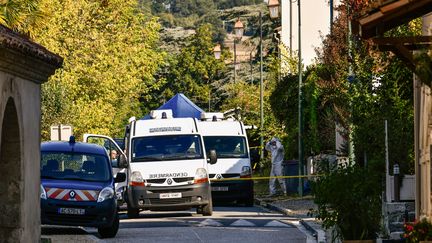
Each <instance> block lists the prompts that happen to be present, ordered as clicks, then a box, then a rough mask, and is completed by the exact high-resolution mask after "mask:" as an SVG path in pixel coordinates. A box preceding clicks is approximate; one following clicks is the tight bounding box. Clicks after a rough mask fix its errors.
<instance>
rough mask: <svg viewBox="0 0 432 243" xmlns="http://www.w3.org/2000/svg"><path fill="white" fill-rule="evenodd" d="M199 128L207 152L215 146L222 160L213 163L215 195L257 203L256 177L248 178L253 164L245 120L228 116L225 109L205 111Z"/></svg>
mask: <svg viewBox="0 0 432 243" xmlns="http://www.w3.org/2000/svg"><path fill="white" fill-rule="evenodd" d="M198 129H199V131H200V132H201V134H202V135H203V137H204V144H205V148H206V150H207V152H210V150H215V151H216V153H217V156H218V163H217V164H214V165H210V166H209V175H210V176H209V177H210V179H211V180H214V181H212V183H211V189H212V197H213V199H214V200H224V201H236V202H237V203H238V204H245V205H246V206H253V203H254V191H253V181H252V180H247V179H246V178H251V176H252V168H251V160H250V154H249V144H248V139H247V136H246V130H245V127H244V125H243V123H242V122H240V121H236V120H233V119H228V120H224V116H223V114H222V113H202V114H201V121H200V122H198ZM236 178H239V179H238V180H236ZM224 179H226V180H224Z"/></svg>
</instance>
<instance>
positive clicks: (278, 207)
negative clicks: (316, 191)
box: [255, 196, 326, 243]
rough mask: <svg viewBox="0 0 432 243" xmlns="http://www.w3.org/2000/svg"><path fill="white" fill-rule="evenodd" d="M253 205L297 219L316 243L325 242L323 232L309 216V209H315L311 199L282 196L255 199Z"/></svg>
mask: <svg viewBox="0 0 432 243" xmlns="http://www.w3.org/2000/svg"><path fill="white" fill-rule="evenodd" d="M255 203H256V204H257V205H260V206H262V207H265V208H268V209H270V210H274V211H278V212H281V213H283V214H285V215H287V216H290V217H293V218H298V219H299V221H300V224H301V225H302V226H303V227H304V228H306V229H307V230H308V231H309V232H310V234H311V235H312V236H313V237H314V238H315V240H316V242H319V243H321V242H326V237H325V231H324V230H323V229H322V227H321V225H320V224H319V223H318V222H317V220H315V218H314V217H313V216H312V215H311V214H310V210H311V209H316V205H315V204H314V202H313V199H312V198H311V197H303V198H288V199H287V198H286V197H284V196H279V197H271V198H268V197H260V198H255Z"/></svg>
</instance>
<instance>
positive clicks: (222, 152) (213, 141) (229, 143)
mask: <svg viewBox="0 0 432 243" xmlns="http://www.w3.org/2000/svg"><path fill="white" fill-rule="evenodd" d="M204 145H205V148H206V152H207V153H209V151H210V150H216V154H217V157H218V158H247V157H248V153H247V150H246V139H245V138H244V137H240V136H204Z"/></svg>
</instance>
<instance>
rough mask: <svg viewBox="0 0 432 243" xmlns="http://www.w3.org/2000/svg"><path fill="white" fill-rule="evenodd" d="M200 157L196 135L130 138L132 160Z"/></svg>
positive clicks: (200, 148) (199, 143)
mask: <svg viewBox="0 0 432 243" xmlns="http://www.w3.org/2000/svg"><path fill="white" fill-rule="evenodd" d="M202 158H203V152H202V146H201V140H200V136H198V135H169V136H151V137H138V138H134V139H133V140H132V162H145V161H166V160H187V159H202Z"/></svg>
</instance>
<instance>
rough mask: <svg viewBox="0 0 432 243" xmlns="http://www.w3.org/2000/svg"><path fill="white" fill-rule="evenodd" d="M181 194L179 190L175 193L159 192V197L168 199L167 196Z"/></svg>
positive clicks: (177, 196) (178, 195)
mask: <svg viewBox="0 0 432 243" xmlns="http://www.w3.org/2000/svg"><path fill="white" fill-rule="evenodd" d="M181 197H182V194H181V192H176V193H161V194H159V198H160V199H168V198H181Z"/></svg>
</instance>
